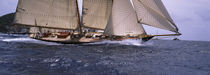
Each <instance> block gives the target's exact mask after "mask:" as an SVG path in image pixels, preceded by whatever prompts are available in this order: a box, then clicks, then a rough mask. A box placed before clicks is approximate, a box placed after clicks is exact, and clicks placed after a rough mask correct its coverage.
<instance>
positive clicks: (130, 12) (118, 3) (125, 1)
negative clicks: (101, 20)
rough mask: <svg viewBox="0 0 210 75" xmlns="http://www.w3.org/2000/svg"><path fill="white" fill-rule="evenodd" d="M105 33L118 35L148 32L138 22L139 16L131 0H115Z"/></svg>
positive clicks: (135, 34) (134, 34) (136, 34)
mask: <svg viewBox="0 0 210 75" xmlns="http://www.w3.org/2000/svg"><path fill="white" fill-rule="evenodd" d="M105 34H106V35H116V36H126V35H130V36H138V35H144V34H146V33H145V31H144V29H143V27H142V25H141V24H139V23H138V22H137V17H136V14H135V11H134V9H133V7H132V5H131V3H130V0H114V2H113V8H112V13H111V16H110V19H109V22H108V25H107V27H106V30H105Z"/></svg>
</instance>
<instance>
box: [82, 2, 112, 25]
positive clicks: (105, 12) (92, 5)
mask: <svg viewBox="0 0 210 75" xmlns="http://www.w3.org/2000/svg"><path fill="white" fill-rule="evenodd" d="M112 2H113V1H112V0H83V16H82V17H83V19H82V20H83V24H84V26H85V27H89V28H96V29H105V27H106V25H107V22H108V19H109V16H110V12H111V9H112Z"/></svg>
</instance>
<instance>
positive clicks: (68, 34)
mask: <svg viewBox="0 0 210 75" xmlns="http://www.w3.org/2000/svg"><path fill="white" fill-rule="evenodd" d="M133 5H134V7H133V6H132V4H131V2H130V0H83V9H82V16H80V13H79V12H80V11H79V6H78V1H77V0H19V2H18V7H17V12H16V18H15V24H16V25H24V26H30V27H31V29H30V33H31V34H30V37H31V38H34V39H39V40H44V41H52V42H61V43H89V42H98V41H102V40H105V39H106V40H107V39H109V40H124V39H143V40H144V41H147V40H150V39H151V38H152V37H154V36H176V35H181V34H180V33H179V32H178V28H177V26H176V25H175V23H174V21H173V20H172V19H171V17H170V15H169V14H168V12H167V10H166V8H165V7H164V5H163V3H162V1H161V0H133ZM142 24H145V25H149V26H153V27H156V28H160V29H164V30H169V31H172V32H175V33H176V34H169V35H168V34H167V35H147V33H146V32H145V29H144V28H143V26H142Z"/></svg>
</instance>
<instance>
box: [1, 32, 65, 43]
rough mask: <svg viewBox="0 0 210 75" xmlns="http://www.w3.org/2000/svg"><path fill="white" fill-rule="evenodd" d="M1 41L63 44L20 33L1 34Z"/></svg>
mask: <svg viewBox="0 0 210 75" xmlns="http://www.w3.org/2000/svg"><path fill="white" fill-rule="evenodd" d="M0 41H4V42H24V43H36V44H44V45H61V44H58V43H52V42H44V41H40V40H36V39H32V38H29V37H28V35H18V34H0Z"/></svg>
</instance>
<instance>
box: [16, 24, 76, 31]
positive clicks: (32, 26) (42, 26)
mask: <svg viewBox="0 0 210 75" xmlns="http://www.w3.org/2000/svg"><path fill="white" fill-rule="evenodd" d="M13 25H19V26H27V27H41V28H50V29H62V30H77V29H69V28H57V27H45V26H35V25H27V24H20V23H13Z"/></svg>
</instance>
